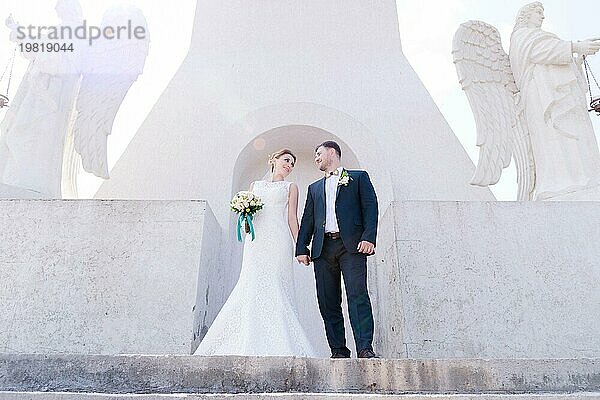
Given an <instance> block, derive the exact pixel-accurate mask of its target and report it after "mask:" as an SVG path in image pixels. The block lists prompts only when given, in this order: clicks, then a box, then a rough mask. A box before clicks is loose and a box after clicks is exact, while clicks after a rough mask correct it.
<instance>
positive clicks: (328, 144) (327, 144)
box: [315, 140, 342, 158]
mask: <svg viewBox="0 0 600 400" xmlns="http://www.w3.org/2000/svg"><path fill="white" fill-rule="evenodd" d="M319 147H326V148H328V149H334V150H335V152H336V153H337V155H338V157H339V158H342V149H340V145H339V144H337V143H336V142H334V141H333V140H328V141H326V142H323V143H321V144H320V145H318V146H317V148H316V149H315V152H316V151H317V150H319Z"/></svg>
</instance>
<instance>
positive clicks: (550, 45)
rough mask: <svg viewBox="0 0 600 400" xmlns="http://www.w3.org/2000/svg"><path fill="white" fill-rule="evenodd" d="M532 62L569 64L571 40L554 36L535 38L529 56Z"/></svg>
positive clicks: (571, 52) (571, 58)
mask: <svg viewBox="0 0 600 400" xmlns="http://www.w3.org/2000/svg"><path fill="white" fill-rule="evenodd" d="M529 60H530V62H532V63H533V64H543V65H569V64H571V63H572V62H573V50H572V46H571V42H569V41H566V40H560V39H558V38H556V37H551V38H543V39H540V40H537V41H536V42H535V43H534V44H533V46H532V49H531V53H530V56H529Z"/></svg>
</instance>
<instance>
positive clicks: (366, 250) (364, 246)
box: [356, 240, 375, 255]
mask: <svg viewBox="0 0 600 400" xmlns="http://www.w3.org/2000/svg"><path fill="white" fill-rule="evenodd" d="M356 250H358V252H359V253H363V254H366V255H371V254H373V253H374V252H375V245H374V244H373V243H371V242H367V241H366V240H363V241H362V242H360V243H359V244H358V247H357V248H356Z"/></svg>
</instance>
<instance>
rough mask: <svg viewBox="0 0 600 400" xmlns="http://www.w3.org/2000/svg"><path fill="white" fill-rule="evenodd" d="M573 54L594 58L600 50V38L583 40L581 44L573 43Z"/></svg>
mask: <svg viewBox="0 0 600 400" xmlns="http://www.w3.org/2000/svg"><path fill="white" fill-rule="evenodd" d="M572 48H573V53H577V54H579V55H582V56H592V55H594V54H596V53H597V52H598V51H599V50H600V38H595V39H588V40H582V41H581V42H573V46H572Z"/></svg>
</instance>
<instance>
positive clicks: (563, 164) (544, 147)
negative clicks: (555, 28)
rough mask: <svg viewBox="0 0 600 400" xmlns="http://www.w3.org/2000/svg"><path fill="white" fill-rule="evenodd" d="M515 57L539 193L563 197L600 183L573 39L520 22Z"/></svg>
mask: <svg viewBox="0 0 600 400" xmlns="http://www.w3.org/2000/svg"><path fill="white" fill-rule="evenodd" d="M510 61H511V65H512V69H513V72H514V76H515V81H516V83H517V86H518V88H519V90H520V91H521V96H520V100H519V102H520V104H519V109H520V110H521V111H522V112H523V114H522V117H523V118H524V120H525V121H526V124H527V127H528V129H529V132H530V134H531V146H532V151H533V157H534V159H535V171H536V187H535V193H534V198H535V199H536V200H551V199H553V198H554V199H558V198H559V197H560V196H562V195H565V194H569V193H573V192H577V191H581V190H586V189H589V188H592V187H596V186H597V185H599V184H600V153H599V151H598V144H597V142H596V137H595V135H594V129H593V127H592V122H591V120H590V117H589V114H588V112H587V104H586V89H587V87H586V84H585V79H584V77H583V75H582V71H581V67H580V66H578V65H577V64H576V63H575V61H574V59H573V53H572V50H571V42H569V41H564V40H560V39H559V38H558V37H557V36H555V35H553V34H551V33H548V32H544V31H543V30H541V29H531V28H521V29H518V30H516V31H515V32H513V35H512V37H511V43H510Z"/></svg>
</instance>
